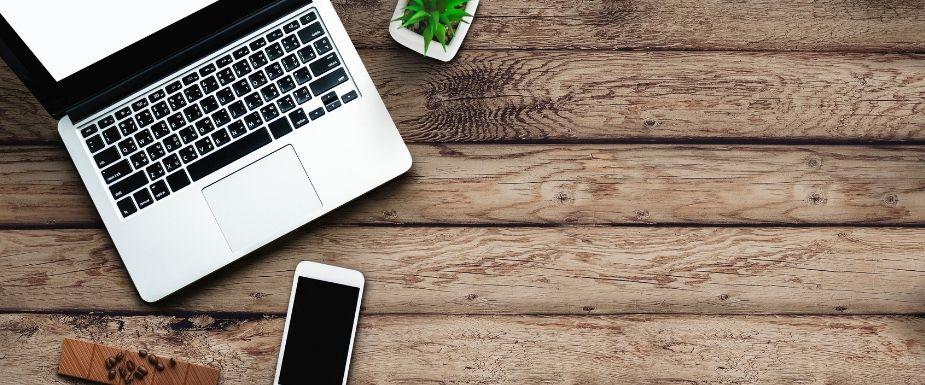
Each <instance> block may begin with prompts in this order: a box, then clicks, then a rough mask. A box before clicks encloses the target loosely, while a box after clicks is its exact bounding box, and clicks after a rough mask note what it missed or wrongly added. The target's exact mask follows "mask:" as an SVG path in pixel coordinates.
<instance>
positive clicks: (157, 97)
mask: <svg viewBox="0 0 925 385" xmlns="http://www.w3.org/2000/svg"><path fill="white" fill-rule="evenodd" d="M166 96H167V93H166V92H164V90H157V91H154V92H153V93H152V94H151V95H148V100H150V101H151V103H154V102H156V101H158V100H161V99H163V98H164V97H166Z"/></svg>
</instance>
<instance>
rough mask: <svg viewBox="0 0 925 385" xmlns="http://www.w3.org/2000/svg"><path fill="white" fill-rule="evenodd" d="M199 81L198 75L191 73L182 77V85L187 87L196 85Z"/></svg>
mask: <svg viewBox="0 0 925 385" xmlns="http://www.w3.org/2000/svg"><path fill="white" fill-rule="evenodd" d="M198 81H199V74H198V73H195V72H192V73H190V74H188V75H186V76H184V77H183V85H184V86H188V85H190V84H193V83H196V82H198Z"/></svg>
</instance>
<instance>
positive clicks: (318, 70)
mask: <svg viewBox="0 0 925 385" xmlns="http://www.w3.org/2000/svg"><path fill="white" fill-rule="evenodd" d="M338 66H340V59H338V58H337V54H336V53H334V52H331V53H329V54H327V55H325V56H324V57H322V58H321V59H318V60H316V61H315V62H314V63H312V64H309V65H308V67H309V68H311V69H312V73H313V74H315V76H316V77H317V76H321V74H323V73H325V72H328V71H330V70H332V69H334V68H337V67H338Z"/></svg>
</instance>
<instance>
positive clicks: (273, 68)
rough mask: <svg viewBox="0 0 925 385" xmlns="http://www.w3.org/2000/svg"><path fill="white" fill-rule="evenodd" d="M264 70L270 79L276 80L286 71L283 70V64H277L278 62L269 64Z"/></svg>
mask: <svg viewBox="0 0 925 385" xmlns="http://www.w3.org/2000/svg"><path fill="white" fill-rule="evenodd" d="M265 71H267V76H269V77H270V80H276V79H277V78H279V77H280V76H283V75H284V74H285V73H286V71H285V70H283V66H281V65H279V63H273V64H270V66H269V67H267V69H266V70H265Z"/></svg>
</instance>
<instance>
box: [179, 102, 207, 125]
mask: <svg viewBox="0 0 925 385" xmlns="http://www.w3.org/2000/svg"><path fill="white" fill-rule="evenodd" d="M183 116H185V117H186V121H187V122H195V121H196V120H198V119H199V118H201V117H202V109H200V108H199V106H197V105H195V104H194V105H192V106H189V107H186V109H184V110H183Z"/></svg>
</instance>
